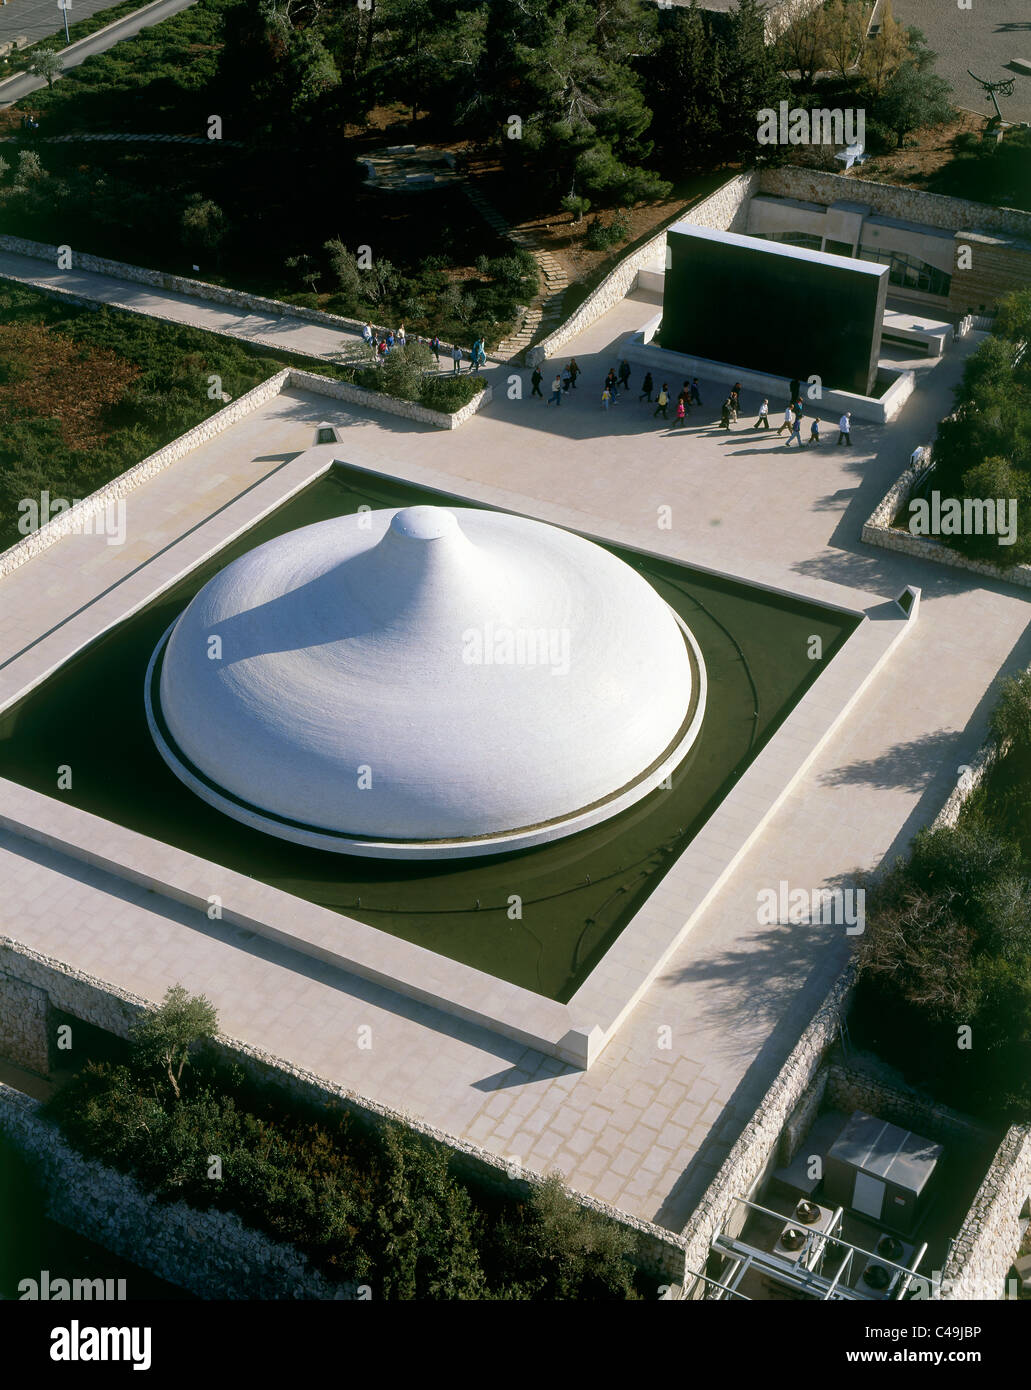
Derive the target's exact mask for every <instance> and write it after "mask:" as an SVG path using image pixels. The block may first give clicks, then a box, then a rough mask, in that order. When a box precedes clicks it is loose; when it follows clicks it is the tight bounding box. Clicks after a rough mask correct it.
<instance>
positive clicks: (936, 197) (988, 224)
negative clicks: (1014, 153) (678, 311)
mask: <svg viewBox="0 0 1031 1390" xmlns="http://www.w3.org/2000/svg"><path fill="white" fill-rule="evenodd" d="M755 192H758V193H769V194H771V195H772V196H774V197H780V198H797V199H798V201H799V202H803V203H819V204H821V206H824V207H828V206H829V205H830V204H831V203H836V202H838V201H839V200H846V201H848V202H850V203H865V204H867V206H869V207H871V208H872V209H873V210H874V212H875V213H877V214H879V215H880V216H882V217H897V218H899V219H900V220H901V221H905V222H922V223H924V225H925V226H928V227H941V228H943V229H945V230H946V231H950V232H955V231H958V230H959V229H960V228H964V229H969V230H971V231H974V230H980V231H985V232H1004V233H1006V234H1007V235H1009V236H1016V237H1022V238H1025V239H1026V240H1028V241H1031V212H1020V211H1018V210H1017V209H1016V208H996V207H990V206H989V205H988V204H987V203H974V202H971V201H970V200H969V199H966V198H947V197H944V196H943V195H942V194H940V193H921V192H920V191H919V190H918V189H915V188H902V187H899V186H896V185H894V184H885V183H872V182H870V181H869V180H866V179H858V178H853V177H851V176H845V175H843V174H826V173H822V172H821V171H820V170H817V169H799V168H794V167H783V168H780V169H763V170H762V172H761V173H760V174H759V176H758V187H757V188H756V189H755Z"/></svg>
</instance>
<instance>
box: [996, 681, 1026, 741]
mask: <svg viewBox="0 0 1031 1390" xmlns="http://www.w3.org/2000/svg"><path fill="white" fill-rule="evenodd" d="M988 723H989V727H990V728H991V731H992V734H993V735H994V737H995V738H997V739H998V740H999V742H1000V743H1002V742H1006V741H1008V740H1012V741H1013V743H1015V744H1016V745H1017V747H1018V748H1031V671H1021V672H1020V674H1019V675H1017V676H1009V677H1007V679H1005V680H1004V681H1003V682H1002V686H1001V689H1000V691H999V699H998V703H997V704H996V706H995V708H994V709H993V710H992V712H991V714H990V716H989V720H988Z"/></svg>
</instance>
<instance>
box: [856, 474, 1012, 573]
mask: <svg viewBox="0 0 1031 1390" xmlns="http://www.w3.org/2000/svg"><path fill="white" fill-rule="evenodd" d="M925 467H926V461H924V462H922V463H920V464H917V465H915V466H914V467H911V468H906V469H905V470H904V471H903V472H902V473H900V474H899V476H898V478H897V479H896V480H895V482H894V483H892V485H891V487H890V488H889V489H888V491H887V492H886V493H885V494H884V496H883V497H882V498H881V500H880V501H879V502H878V503H877V506H876V507H875V508H874V509H873V511H872V512H871V513H870V515H869V516H868V517H867V519H866V521H865V522H864V523H863V531H862V539H863V541H864V542H865V543H866V544H867V545H877V546H880V547H881V549H882V550H894V551H896V552H897V553H899V554H902V555H912V556H914V557H915V558H916V559H918V560H932V561H934V563H935V564H939V565H950V566H951V567H952V568H953V569H961V570H971V571H973V573H974V574H983V575H985V576H986V577H987V578H989V579H1000V580H1002V581H1003V582H1004V583H1006V584H1017V585H1019V586H1020V587H1021V588H1023V589H1028V588H1031V565H1012V566H1011V567H1010V568H1009V569H1003V568H1002V567H1001V566H1000V565H992V564H989V563H988V562H987V561H985V560H971V559H969V558H968V557H967V556H966V555H961V554H960V553H959V551H958V550H953V549H952V548H951V546H947V545H941V544H940V543H939V542H938V541H935V540H932V539H931V538H930V537H929V536H914V535H911V534H910V532H909V531H902V530H899V528H898V527H893V526H892V524H891V523H892V520H893V519H894V517H895V516H896V514H897V513H898V510H899V508H900V507H903V506H905V504H906V502H907V501H908V500H909V494H910V492H911V491H912V489H913V484H914V483H915V482H916V480H917V478H918V477H919V476H920V474H921V472H922V471H923V470H924V468H925Z"/></svg>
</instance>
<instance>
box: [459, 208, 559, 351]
mask: <svg viewBox="0 0 1031 1390" xmlns="http://www.w3.org/2000/svg"><path fill="white" fill-rule="evenodd" d="M463 188H464V191H465V195H466V197H467V198H468V199H469V201H470V203H472V205H473V207H474V208H475V209H476V211H477V212H478V213H479V215H480V216H481V217H482V218H483V220H484V222H486V223H487V225H488V227H490V228H491V230H492V231H495V232H497V234H498V236H503V237H507V238H508V240H509V241H511V242H514V243H515V245H516V246H521V247H523V248H524V249H525V250H527V251H529V252H530V254H531V255H532V256H533V258H534V260H535V261H536V262H537V264H538V265H539V266H540V270H541V278H542V282H543V288H542V289H541V290H540V292H539V293H538V294H537V295H535V296H534V299H533V301H532V302H531V303H530V304H528V305H526V306H524V307H523V309H522V311H521V313H522V318H521V320H520V322H519V326H518V327H517V329H516V331H515V332H514V333H513V334H512V335H511V336H510V337H508V338H506V339H505V340H504V341H503V342H501V343H499V344H498V346H497V347H496V348H495V349H494V351H493V352H492V353H491V357H493V358H495V359H497V360H498V361H499V362H513V361H515V360H516V359H517V358H519V357H520V356H521V355H522V353H523V352H524V351H525V350H526V349H527V348H528V347H529V346H530V344H531V343H533V342H536V340H537V339H538V338H541V337H546V336H547V335H548V334H549V333H550V332H551V331H552V329H553V328H555V327H556V326H557V325H558V324H559V323H560V322H561V319H562V296H563V293H564V292H565V289H566V287H567V286H568V284H569V278H568V276H567V275H566V273H565V271H564V270H563V269H562V266H561V265H560V264H559V262H558V260H557V259H556V257H555V256H553V255H552V254H551V252H550V251H547V250H545V249H543V247H542V245H541V240H540V238H539V237H538V236H537V234H536V233H535V232H532V231H529V230H527V229H525V228H522V227H513V226H512V225H511V224H510V223H509V222H507V221H506V220H505V218H504V217H502V215H501V213H500V212H498V210H497V208H496V207H495V206H494V205H493V203H491V202H490V200H489V199H487V198H485V197H484V196H483V194H482V193H481V192H480V190H479V189H478V188H476V187H475V186H474V185H472V184H469V183H466V184H464V185H463Z"/></svg>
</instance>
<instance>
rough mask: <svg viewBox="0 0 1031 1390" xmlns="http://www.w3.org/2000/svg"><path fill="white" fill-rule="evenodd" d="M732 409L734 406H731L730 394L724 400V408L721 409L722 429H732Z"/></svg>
mask: <svg viewBox="0 0 1031 1390" xmlns="http://www.w3.org/2000/svg"><path fill="white" fill-rule="evenodd" d="M731 409H732V407H731V403H730V397H729V396H728V397H727V399H726V400H725V401H724V402H723V408H722V409H721V411H720V429H721V430H729V429H730V413H731Z"/></svg>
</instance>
